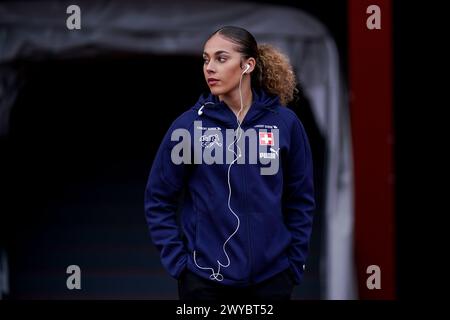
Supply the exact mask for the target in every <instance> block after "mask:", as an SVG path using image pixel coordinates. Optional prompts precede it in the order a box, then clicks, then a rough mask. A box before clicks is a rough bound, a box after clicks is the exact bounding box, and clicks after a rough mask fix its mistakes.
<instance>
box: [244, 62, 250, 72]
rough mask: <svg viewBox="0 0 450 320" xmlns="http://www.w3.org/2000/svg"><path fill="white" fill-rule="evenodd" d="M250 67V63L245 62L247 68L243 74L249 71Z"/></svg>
mask: <svg viewBox="0 0 450 320" xmlns="http://www.w3.org/2000/svg"><path fill="white" fill-rule="evenodd" d="M248 69H250V65H249V64H248V63H246V64H245V70H244V72H242V74H244V73H247V71H248Z"/></svg>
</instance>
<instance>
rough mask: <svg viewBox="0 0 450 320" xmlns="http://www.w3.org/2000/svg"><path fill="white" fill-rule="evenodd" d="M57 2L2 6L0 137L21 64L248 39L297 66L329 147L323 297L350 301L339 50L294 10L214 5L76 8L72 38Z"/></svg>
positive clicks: (348, 184)
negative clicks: (226, 28)
mask: <svg viewBox="0 0 450 320" xmlns="http://www.w3.org/2000/svg"><path fill="white" fill-rule="evenodd" d="M70 4H72V3H70V2H62V1H33V2H10V3H2V4H0V135H4V134H6V133H7V132H8V119H9V111H10V108H11V107H12V105H13V104H14V100H15V97H16V95H17V93H18V90H20V82H21V79H20V74H19V73H18V70H16V69H15V68H14V65H13V64H12V63H11V62H13V61H15V60H17V59H24V60H33V61H36V60H37V61H39V60H45V59H49V58H50V59H53V58H57V59H64V58H73V57H86V56H95V55H98V54H100V53H107V52H112V51H127V52H137V53H152V54H174V55H176V54H184V55H185V54H193V55H200V54H201V51H202V48H203V43H204V41H205V39H206V38H207V37H208V35H209V34H210V33H211V32H212V31H214V30H216V29H217V28H219V27H220V26H223V25H236V26H241V27H244V28H246V29H248V30H249V31H250V32H252V33H253V34H254V35H255V37H256V39H257V41H258V43H271V44H273V45H275V46H277V47H278V48H280V49H281V50H282V51H283V52H284V53H286V54H287V55H288V56H289V58H290V60H291V63H292V64H293V66H294V68H295V70H296V74H297V76H298V77H299V79H298V80H299V81H300V83H301V84H302V88H303V90H304V93H305V95H306V96H307V98H308V99H309V101H310V103H311V108H312V111H313V114H314V117H315V120H316V123H317V125H318V127H319V130H320V131H321V133H322V135H323V136H324V137H325V141H326V155H327V158H326V163H325V166H326V168H325V169H326V171H325V172H326V174H325V176H326V183H325V185H326V190H325V195H326V200H325V202H326V205H325V224H326V230H325V231H326V237H325V238H326V247H325V251H326V255H325V257H324V259H325V261H323V263H322V266H324V268H323V270H322V276H323V277H325V278H324V279H325V284H326V298H328V299H353V298H356V292H355V290H356V286H355V280H354V279H355V271H354V270H355V268H354V265H353V264H354V259H353V217H354V214H353V171H352V156H351V140H350V123H349V110H348V103H347V97H346V88H345V86H344V84H343V82H342V79H341V74H340V67H339V57H338V52H337V49H336V46H335V43H334V41H333V39H332V38H331V36H330V35H329V33H328V32H327V30H326V29H325V28H324V26H323V25H322V24H321V23H319V22H318V21H317V20H316V19H314V18H313V17H311V16H310V15H308V14H306V13H304V12H302V11H300V10H297V9H293V8H285V7H280V6H273V5H260V4H255V3H242V2H219V1H187V0H186V1H170V2H168V1H162V2H159V1H135V2H133V1H130V2H125V1H121V2H118V1H117V2H115V1H90V2H89V1H86V2H83V1H77V4H78V6H79V7H80V9H81V30H68V29H67V27H66V19H67V18H68V16H69V14H67V13H66V9H67V7H68V6H69V5H70Z"/></svg>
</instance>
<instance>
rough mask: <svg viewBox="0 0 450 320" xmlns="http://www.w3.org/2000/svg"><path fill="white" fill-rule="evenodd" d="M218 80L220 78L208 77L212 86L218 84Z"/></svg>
mask: <svg viewBox="0 0 450 320" xmlns="http://www.w3.org/2000/svg"><path fill="white" fill-rule="evenodd" d="M218 82H219V80H217V79H208V84H209V85H210V86H214V85H216V84H217V83H218Z"/></svg>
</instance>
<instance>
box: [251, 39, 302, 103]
mask: <svg viewBox="0 0 450 320" xmlns="http://www.w3.org/2000/svg"><path fill="white" fill-rule="evenodd" d="M254 71H256V72H253V75H252V76H253V77H252V81H253V82H256V83H255V84H256V85H257V86H259V87H261V88H263V89H264V90H265V91H267V92H268V93H270V94H274V95H277V96H278V97H279V98H280V102H281V104H282V105H286V104H288V103H289V102H291V101H292V100H293V99H294V95H295V94H296V93H297V91H298V90H297V88H296V84H297V82H296V80H295V74H294V71H293V69H292V66H291V64H290V62H289V58H288V57H287V56H285V55H284V54H283V53H281V52H280V51H279V50H277V49H276V48H275V47H273V46H271V45H269V44H262V45H259V46H258V56H257V62H256V68H255V70H254Z"/></svg>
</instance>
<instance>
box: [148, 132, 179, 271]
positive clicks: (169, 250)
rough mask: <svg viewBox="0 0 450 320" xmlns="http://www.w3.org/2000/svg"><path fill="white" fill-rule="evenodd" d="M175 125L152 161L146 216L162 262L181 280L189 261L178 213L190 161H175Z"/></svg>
mask: <svg viewBox="0 0 450 320" xmlns="http://www.w3.org/2000/svg"><path fill="white" fill-rule="evenodd" d="M173 129H174V125H172V126H171V128H170V129H169V131H168V132H167V133H166V135H165V137H164V139H163V141H162V143H161V145H160V147H159V149H158V151H157V154H156V157H155V159H154V161H153V165H152V168H151V170H150V174H149V177H148V181H147V185H146V189H145V199H144V208H145V217H146V220H147V224H148V228H149V232H150V237H151V239H152V241H153V243H154V244H155V246H156V248H157V249H158V251H159V253H160V257H161V263H162V265H163V267H164V268H165V269H166V270H167V271H168V273H169V274H170V275H171V276H172V277H174V278H176V279H178V277H179V276H180V274H181V272H182V271H183V270H184V268H185V266H186V263H187V251H186V249H185V247H184V244H183V241H182V238H181V229H180V227H179V226H178V223H177V218H176V213H177V210H178V208H179V203H180V196H181V194H182V190H183V187H184V181H185V177H186V171H187V166H188V164H178V165H177V164H174V163H173V162H172V161H171V150H172V146H173V145H174V144H175V143H174V142H172V141H171V132H172V131H173Z"/></svg>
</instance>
